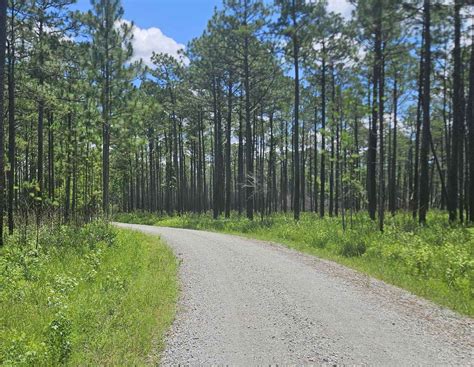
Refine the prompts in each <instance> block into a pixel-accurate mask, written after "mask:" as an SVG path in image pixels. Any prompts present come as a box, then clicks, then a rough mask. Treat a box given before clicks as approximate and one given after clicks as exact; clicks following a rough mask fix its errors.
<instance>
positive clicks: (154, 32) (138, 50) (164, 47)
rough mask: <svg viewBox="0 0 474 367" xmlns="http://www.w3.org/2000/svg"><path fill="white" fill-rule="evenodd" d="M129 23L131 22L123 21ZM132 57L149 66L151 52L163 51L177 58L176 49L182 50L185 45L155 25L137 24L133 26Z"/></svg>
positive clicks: (150, 63)
mask: <svg viewBox="0 0 474 367" xmlns="http://www.w3.org/2000/svg"><path fill="white" fill-rule="evenodd" d="M125 22H127V23H129V24H131V22H129V21H125ZM132 45H133V57H132V60H133V61H136V60H140V59H142V60H143V62H144V63H145V64H146V65H148V66H151V65H152V62H151V56H152V54H153V52H156V53H160V52H161V53H165V54H168V55H171V56H173V57H175V58H176V59H179V56H178V51H179V50H183V49H184V48H185V46H184V45H183V44H181V43H178V42H176V41H175V40H174V39H173V38H171V37H168V36H167V35H165V34H163V32H162V31H161V29H159V28H157V27H151V28H140V27H138V26H137V25H134V27H133V41H132Z"/></svg>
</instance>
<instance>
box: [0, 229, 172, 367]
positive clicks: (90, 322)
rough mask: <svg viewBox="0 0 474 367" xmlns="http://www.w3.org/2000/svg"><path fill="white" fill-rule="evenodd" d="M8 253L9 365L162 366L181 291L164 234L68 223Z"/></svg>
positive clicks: (1, 302) (4, 310)
mask: <svg viewBox="0 0 474 367" xmlns="http://www.w3.org/2000/svg"><path fill="white" fill-rule="evenodd" d="M43 238H44V239H43V241H42V244H41V245H40V247H39V249H36V248H35V247H34V246H32V245H23V246H21V247H20V246H18V245H15V244H13V243H12V244H9V245H7V246H6V247H5V248H4V249H2V250H1V253H0V364H1V365H26V366H44V365H59V364H64V365H134V366H139V365H148V364H153V365H156V363H157V360H158V357H159V351H160V350H161V348H162V346H163V345H162V338H163V335H164V332H165V331H166V329H167V328H168V326H169V325H170V324H171V322H172V320H173V317H174V312H175V301H176V297H177V281H176V272H177V262H176V259H175V258H174V256H173V254H172V252H171V250H169V249H168V248H167V247H166V246H165V245H164V244H163V243H162V242H161V241H160V240H159V239H158V238H156V237H150V236H146V235H143V234H141V233H138V232H133V231H127V230H116V229H114V228H111V227H110V226H107V225H105V224H100V223H96V224H92V225H89V226H86V227H85V228H82V229H79V230H78V229H72V228H68V227H63V228H61V229H60V230H55V231H54V232H53V233H50V234H46V235H44V236H43Z"/></svg>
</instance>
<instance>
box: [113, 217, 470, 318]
mask: <svg viewBox="0 0 474 367" xmlns="http://www.w3.org/2000/svg"><path fill="white" fill-rule="evenodd" d="M116 220H118V221H124V222H134V223H142V224H154V225H160V226H170V227H181V228H192V229H202V230H211V231H219V232H225V233H232V234H238V235H243V236H247V237H251V238H257V239H263V240H269V241H274V242H278V243H282V244H284V245H286V246H288V247H291V248H294V249H296V250H298V251H302V252H305V253H308V254H311V255H315V256H318V257H321V258H326V259H330V260H333V261H336V262H339V263H341V264H344V265H346V266H348V267H351V268H353V269H356V270H359V271H361V272H364V273H366V274H369V275H371V276H374V277H376V278H379V279H382V280H384V281H386V282H388V283H391V284H394V285H397V286H399V287H402V288H405V289H407V290H409V291H411V292H412V293H415V294H417V295H419V296H422V297H425V298H427V299H430V300H432V301H434V302H436V303H438V304H440V305H443V306H446V307H449V308H451V309H453V310H456V311H458V312H460V313H462V314H466V315H470V316H473V315H474V233H473V229H472V228H465V227H463V226H451V225H449V224H448V220H447V217H446V215H445V214H444V213H441V212H431V213H430V215H429V218H428V225H427V226H425V227H420V226H418V225H417V224H416V222H414V221H413V220H412V219H411V216H410V215H409V214H406V213H399V214H397V215H396V216H395V217H391V216H389V217H387V221H386V226H385V232H384V233H380V232H379V231H378V230H377V227H376V223H373V222H372V221H370V220H369V219H368V218H367V216H366V215H364V214H358V215H356V216H354V217H353V220H352V223H351V221H350V220H348V222H347V228H346V230H343V229H342V222H341V218H325V219H320V218H319V217H318V216H317V215H314V214H311V213H304V214H303V215H302V218H301V220H300V221H299V222H298V223H295V221H294V220H293V219H292V216H291V215H283V214H276V215H273V216H271V217H269V218H265V219H264V220H259V219H257V220H255V221H253V222H252V221H249V220H247V219H245V218H242V217H239V216H237V215H235V214H234V215H233V216H232V217H231V218H230V219H224V218H221V219H218V220H213V219H212V218H211V217H210V216H209V215H202V216H198V215H184V216H174V217H157V216H153V215H150V214H145V213H132V214H121V215H118V216H117V218H116Z"/></svg>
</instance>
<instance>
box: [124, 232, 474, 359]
mask: <svg viewBox="0 0 474 367" xmlns="http://www.w3.org/2000/svg"><path fill="white" fill-rule="evenodd" d="M117 225H119V226H123V227H127V228H132V229H136V230H140V231H143V232H146V233H150V234H156V235H159V236H161V237H162V238H163V239H164V240H165V241H166V242H167V243H168V244H169V246H171V248H172V249H173V250H174V252H175V254H176V256H177V257H178V258H179V259H180V260H181V261H182V263H181V267H180V279H181V291H182V295H181V299H180V301H179V305H178V314H177V318H176V320H175V322H174V324H173V327H172V329H171V330H170V332H169V334H168V337H167V342H166V343H167V346H166V349H165V351H164V353H163V356H162V364H163V365H177V364H185V365H198V364H204V365H210V364H214V365H215V364H219V365H238V366H250V365H269V364H279V365H282V364H283V365H287V364H293V365H294V364H298V365H301V364H317V365H320V364H327V365H353V364H357V365H361V364H362V365H377V366H379V365H399V366H401V365H403V366H406V365H426V366H433V365H470V364H471V365H472V364H473V363H474V362H473V359H474V354H473V350H474V336H473V330H474V322H473V320H472V319H469V318H464V317H460V316H458V315H457V314H455V313H453V312H450V311H448V310H444V309H441V308H440V307H437V306H435V305H433V304H431V303H430V302H427V301H425V300H422V299H420V298H418V297H415V296H413V295H411V294H410V293H408V292H406V291H403V290H401V289H398V288H396V287H392V286H390V285H387V284H385V283H383V282H381V281H378V280H374V279H372V278H369V277H367V276H365V275H362V274H359V273H357V272H355V271H352V270H350V269H347V268H345V267H343V266H340V265H338V264H335V263H333V262H329V261H324V260H319V259H316V258H314V257H311V256H307V255H303V254H300V253H297V252H295V251H292V250H289V249H286V248H284V247H282V246H278V245H272V244H268V243H265V242H262V241H255V240H249V239H244V238H240V237H236V236H230V235H225V234H218V233H209V232H201V231H192V230H184V229H173V228H159V227H151V226H142V225H129V224H117Z"/></svg>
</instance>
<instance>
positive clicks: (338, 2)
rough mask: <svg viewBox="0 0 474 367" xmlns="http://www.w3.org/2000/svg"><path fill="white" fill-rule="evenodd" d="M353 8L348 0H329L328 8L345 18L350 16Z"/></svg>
mask: <svg viewBox="0 0 474 367" xmlns="http://www.w3.org/2000/svg"><path fill="white" fill-rule="evenodd" d="M353 9H354V6H353V5H352V4H350V3H349V1H348V0H328V10H329V11H333V12H335V13H340V14H341V15H342V16H343V17H344V18H350V17H351V12H352V10H353Z"/></svg>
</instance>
